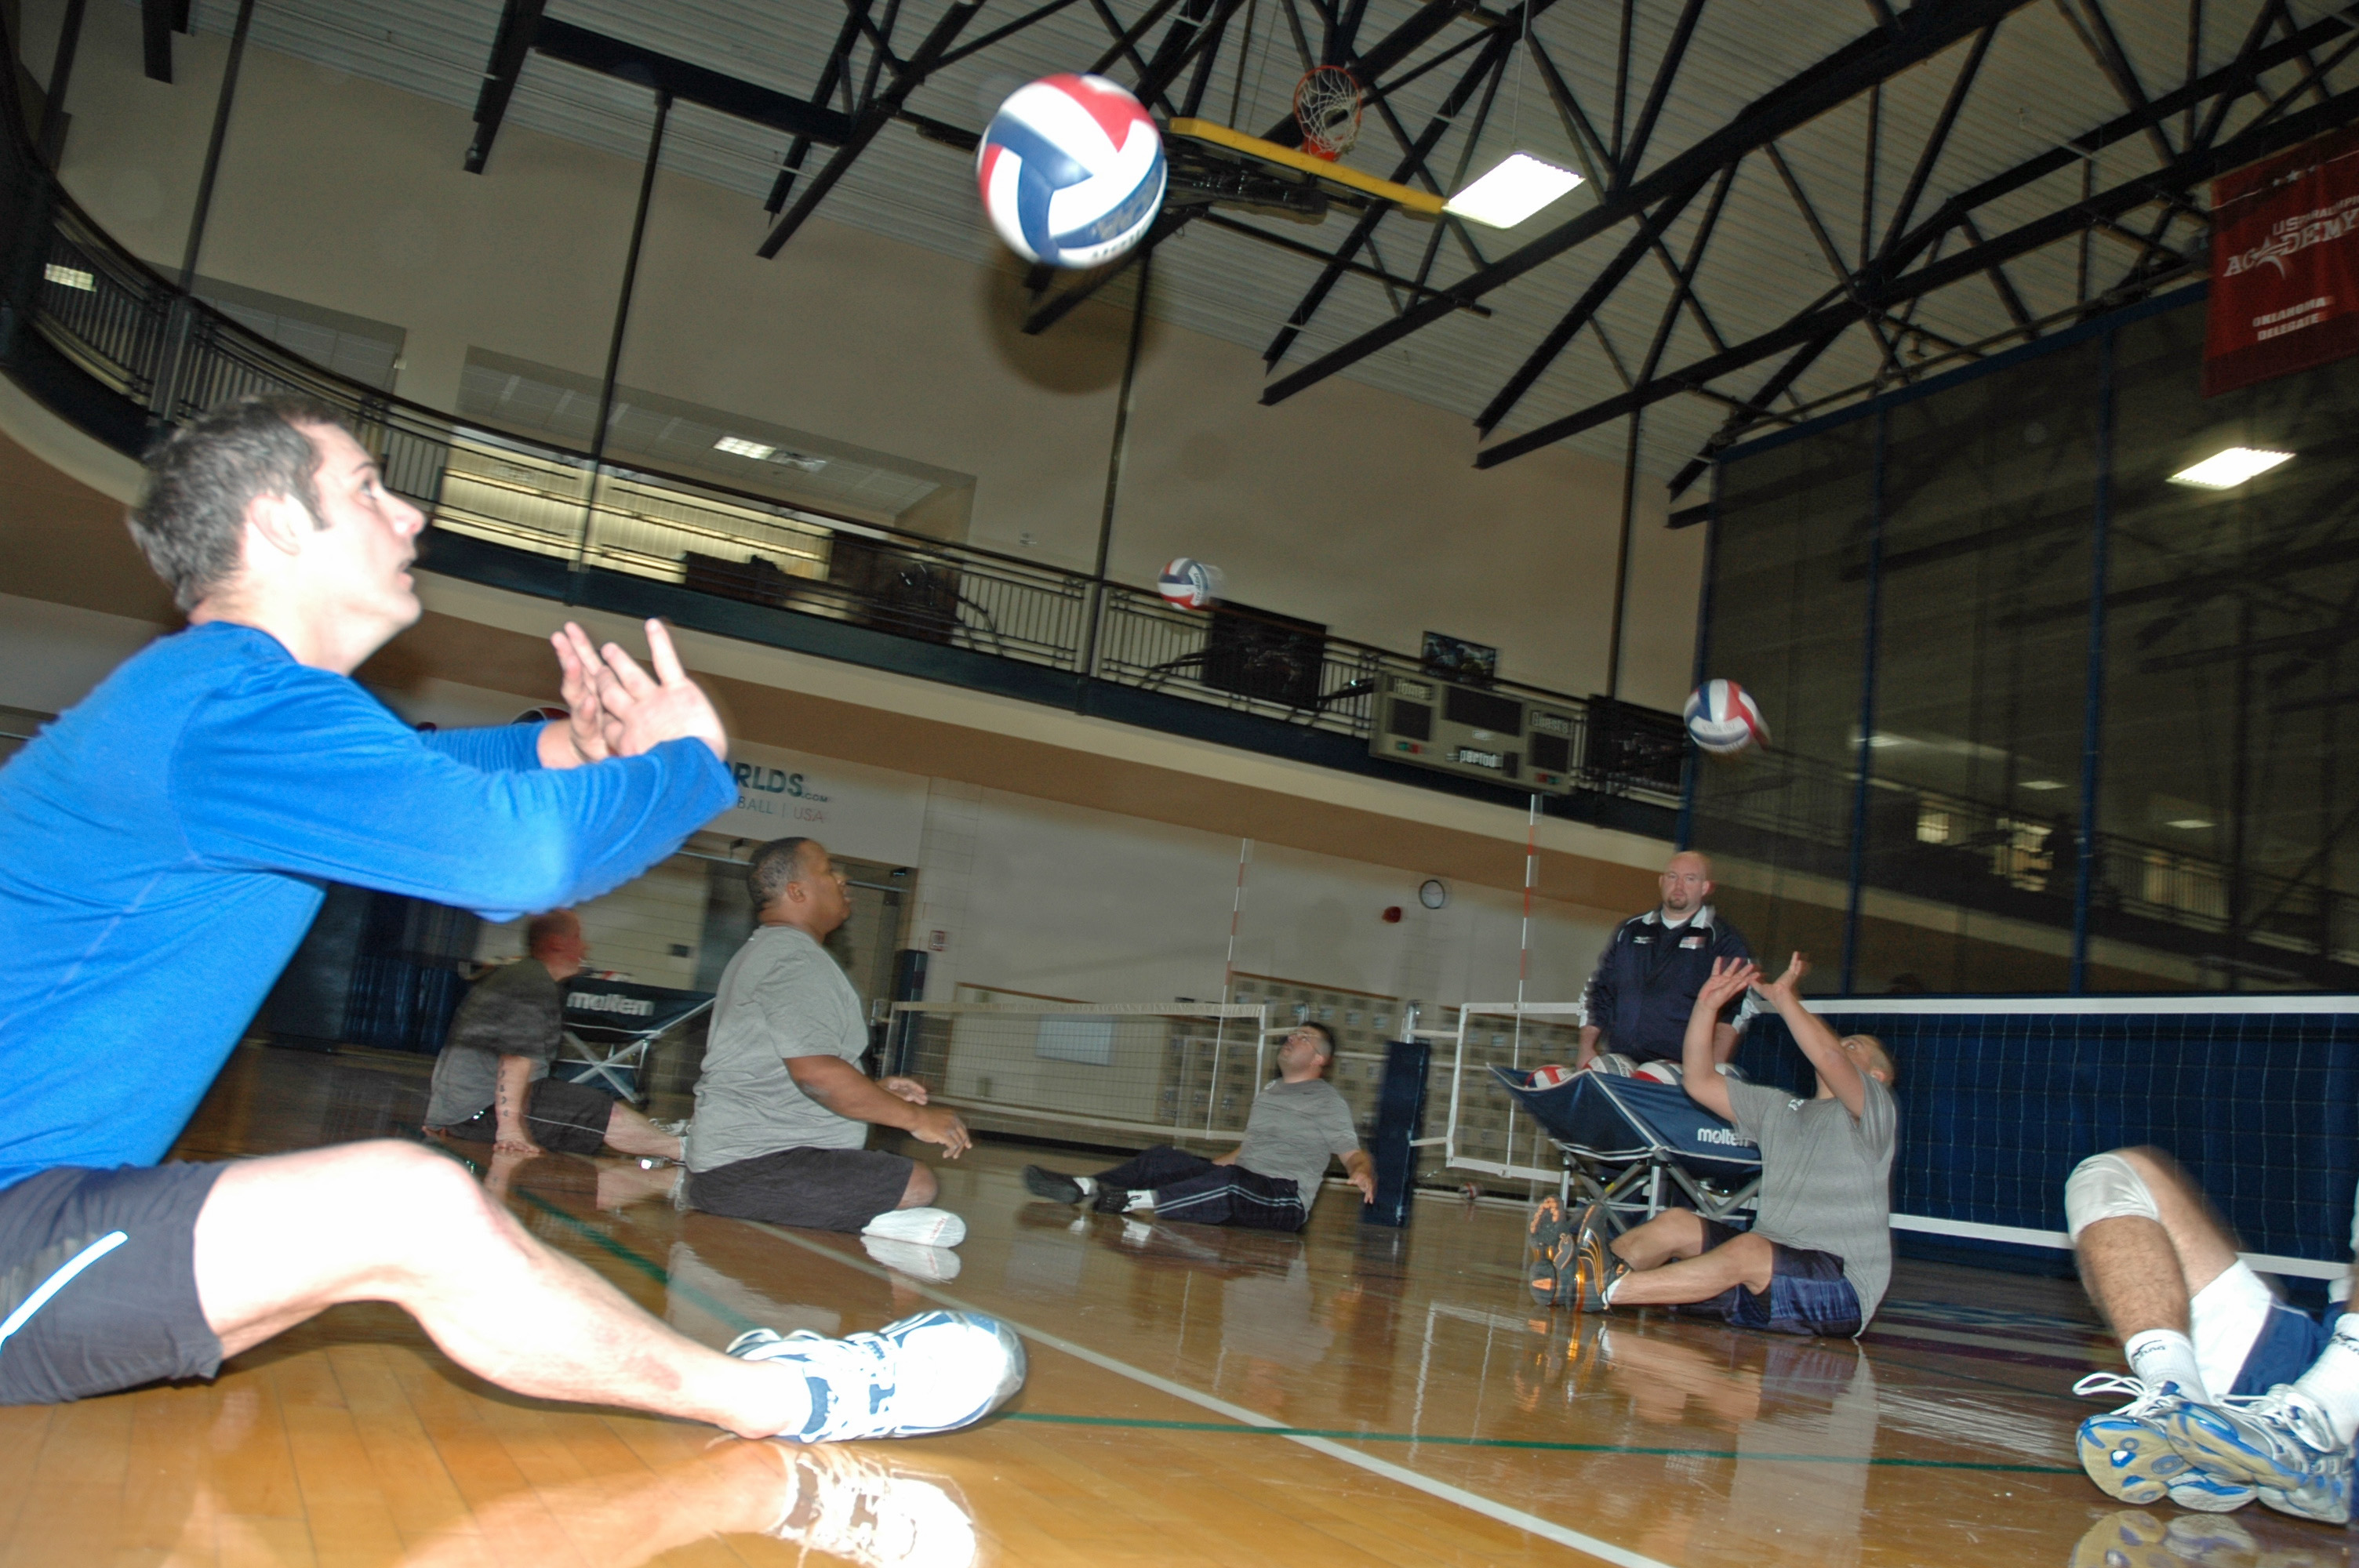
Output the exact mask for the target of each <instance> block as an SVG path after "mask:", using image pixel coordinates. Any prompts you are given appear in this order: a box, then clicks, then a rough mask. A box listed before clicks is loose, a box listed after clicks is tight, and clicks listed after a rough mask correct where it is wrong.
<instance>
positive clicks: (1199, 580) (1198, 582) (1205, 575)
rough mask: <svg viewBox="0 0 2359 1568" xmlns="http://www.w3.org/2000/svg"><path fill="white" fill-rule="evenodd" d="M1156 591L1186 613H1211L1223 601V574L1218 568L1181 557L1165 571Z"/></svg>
mask: <svg viewBox="0 0 2359 1568" xmlns="http://www.w3.org/2000/svg"><path fill="white" fill-rule="evenodd" d="M1155 591H1156V592H1158V593H1159V594H1161V595H1162V596H1163V597H1164V598H1165V599H1168V600H1170V601H1171V602H1172V603H1174V604H1176V605H1178V606H1179V607H1180V609H1182V610H1210V609H1211V608H1212V606H1213V605H1215V604H1217V603H1219V602H1220V600H1221V574H1220V571H1219V569H1218V568H1213V567H1208V566H1206V565H1205V564H1204V563H1203V562H1201V561H1191V560H1190V559H1189V558H1188V557H1185V556H1181V557H1179V558H1178V559H1177V560H1174V561H1172V562H1170V563H1169V565H1167V566H1165V567H1164V568H1163V575H1162V576H1161V577H1158V578H1157V579H1155Z"/></svg>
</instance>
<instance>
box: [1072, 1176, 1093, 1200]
mask: <svg viewBox="0 0 2359 1568" xmlns="http://www.w3.org/2000/svg"><path fill="white" fill-rule="evenodd" d="M1073 1185H1075V1186H1077V1187H1079V1188H1081V1189H1082V1196H1083V1197H1085V1198H1093V1197H1095V1196H1097V1195H1098V1179H1097V1178H1096V1177H1095V1176H1075V1177H1074V1178H1073Z"/></svg>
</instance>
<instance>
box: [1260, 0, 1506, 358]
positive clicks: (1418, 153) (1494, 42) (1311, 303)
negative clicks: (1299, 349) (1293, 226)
mask: <svg viewBox="0 0 2359 1568" xmlns="http://www.w3.org/2000/svg"><path fill="white" fill-rule="evenodd" d="M1526 3H1527V5H1530V6H1531V9H1532V10H1533V11H1535V12H1538V11H1543V10H1546V9H1547V8H1548V6H1549V5H1551V4H1553V0H1526ZM1516 38H1517V35H1515V34H1513V33H1510V32H1506V31H1505V30H1504V29H1502V30H1498V31H1495V32H1493V33H1492V35H1491V37H1490V39H1489V40H1488V41H1487V42H1486V43H1485V44H1484V46H1483V48H1482V49H1478V50H1476V51H1475V54H1474V59H1473V61H1472V62H1471V63H1470V64H1469V65H1468V66H1467V68H1466V70H1465V72H1464V73H1463V74H1462V75H1461V76H1460V77H1459V79H1458V85H1457V86H1455V87H1453V88H1451V90H1450V95H1449V96H1448V97H1446V98H1444V99H1443V100H1442V101H1441V103H1440V106H1439V107H1438V108H1437V109H1436V110H1435V111H1434V114H1433V118H1432V119H1431V120H1430V121H1429V122H1428V123H1427V124H1426V127H1425V130H1424V132H1423V133H1422V134H1421V135H1419V137H1418V138H1417V141H1416V143H1415V144H1414V145H1413V146H1410V147H1409V148H1408V150H1407V151H1406V152H1405V153H1403V155H1402V157H1401V161H1400V163H1399V165H1398V166H1397V168H1395V170H1394V172H1393V177H1392V178H1394V179H1395V180H1396V181H1398V180H1403V179H1406V178H1408V177H1409V175H1410V174H1411V173H1412V172H1414V171H1415V170H1417V169H1419V168H1422V167H1423V166H1424V164H1425V161H1426V159H1428V158H1429V157H1431V156H1432V155H1433V149H1434V148H1435V147H1436V146H1439V145H1440V141H1441V138H1442V136H1443V135H1445V134H1446V133H1447V132H1448V131H1449V130H1450V128H1451V124H1453V123H1454V122H1455V121H1456V120H1457V118H1458V115H1459V113H1460V112H1461V111H1462V110H1463V109H1464V108H1465V107H1466V101H1467V100H1468V99H1469V98H1471V97H1473V95H1474V90H1475V88H1476V87H1478V86H1480V85H1481V84H1482V82H1483V81H1484V78H1485V77H1488V76H1490V75H1491V74H1492V73H1493V72H1495V70H1497V69H1498V66H1499V62H1500V61H1501V60H1502V59H1505V58H1506V52H1507V50H1509V49H1513V48H1514V47H1515V43H1516ZM1389 211H1392V208H1391V206H1390V205H1389V204H1387V203H1383V202H1377V203H1373V204H1371V205H1370V206H1369V208H1368V210H1367V211H1365V212H1364V213H1362V214H1361V215H1360V221H1359V222H1357V223H1356V224H1354V225H1353V229H1352V232H1351V233H1350V234H1349V235H1348V236H1346V237H1345V239H1344V241H1343V244H1342V245H1341V246H1340V247H1338V249H1337V252H1336V259H1335V260H1334V261H1332V262H1330V263H1329V264H1328V265H1326V266H1325V267H1323V268H1321V271H1320V274H1319V276H1318V277H1317V278H1316V279H1315V280H1314V281H1313V282H1312V283H1311V285H1310V288H1309V289H1308V290H1306V291H1305V292H1304V294H1303V296H1302V301H1301V303H1300V304H1299V305H1297V306H1296V307H1295V308H1294V313H1293V314H1292V315H1291V316H1288V318H1287V320H1286V325H1285V326H1284V327H1281V328H1280V329H1278V332H1277V337H1275V338H1273V339H1271V340H1270V344H1269V347H1268V348H1267V349H1266V350H1264V351H1262V362H1263V363H1265V364H1269V365H1275V364H1277V362H1279V361H1280V360H1282V359H1284V358H1285V357H1286V351H1287V350H1288V349H1289V348H1291V347H1293V346H1294V341H1295V339H1296V338H1298V337H1299V336H1300V335H1301V332H1302V329H1303V328H1305V327H1307V326H1309V325H1310V319H1311V318H1312V317H1313V316H1315V315H1317V314H1318V312H1319V307H1320V305H1321V303H1323V302H1324V301H1325V299H1326V297H1327V295H1328V292H1329V291H1330V290H1332V288H1333V287H1335V285H1336V283H1337V282H1338V281H1340V280H1341V279H1342V277H1343V265H1342V264H1343V262H1346V261H1349V260H1350V259H1351V258H1352V257H1353V255H1355V254H1358V252H1359V250H1360V247H1361V246H1362V245H1364V244H1366V243H1368V239H1369V236H1370V235H1372V234H1373V233H1375V228H1376V225H1377V224H1378V223H1379V222H1383V220H1384V217H1385V214H1386V213H1387V212H1389ZM1433 303H1434V301H1433V300H1429V301H1427V305H1426V307H1425V308H1430V307H1431V305H1432V304H1433Z"/></svg>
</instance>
